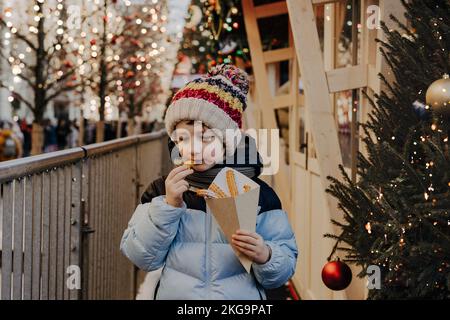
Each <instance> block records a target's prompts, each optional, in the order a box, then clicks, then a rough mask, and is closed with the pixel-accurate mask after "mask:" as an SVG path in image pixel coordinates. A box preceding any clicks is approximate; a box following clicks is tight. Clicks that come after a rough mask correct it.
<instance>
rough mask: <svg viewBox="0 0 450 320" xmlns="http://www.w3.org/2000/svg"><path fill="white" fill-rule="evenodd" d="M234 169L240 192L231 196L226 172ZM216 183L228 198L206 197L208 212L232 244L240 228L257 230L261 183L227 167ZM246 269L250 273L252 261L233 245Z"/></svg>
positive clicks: (218, 176) (221, 172) (220, 173)
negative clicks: (245, 188) (245, 190)
mask: <svg viewBox="0 0 450 320" xmlns="http://www.w3.org/2000/svg"><path fill="white" fill-rule="evenodd" d="M228 170H233V171H234V174H235V177H236V185H237V187H238V190H239V194H238V195H237V196H235V197H231V196H230V192H229V190H228V187H227V185H226V178H225V179H224V177H225V173H226V171H228ZM214 183H216V185H218V186H219V187H220V188H221V189H222V190H223V191H224V192H226V193H227V197H226V198H206V199H205V200H206V205H207V212H208V213H212V214H213V216H214V218H215V219H216V221H217V223H218V224H219V226H220V228H221V229H222V232H223V233H224V235H225V237H226V238H227V240H228V242H229V243H230V245H231V236H232V235H233V234H234V233H235V232H236V231H237V230H238V229H244V230H248V231H251V232H255V231H256V215H257V211H258V200H259V192H260V188H259V185H258V184H257V183H256V182H254V181H253V180H251V179H249V178H248V177H246V176H245V175H243V174H241V173H240V172H238V171H236V170H234V169H231V168H228V167H225V168H224V169H222V170H221V171H220V172H219V174H218V175H217V177H216V179H214ZM244 184H247V185H249V186H250V187H251V188H250V190H249V191H247V192H242V191H241V190H243V185H244ZM231 247H232V248H233V250H234V252H235V253H236V256H237V257H238V259H239V261H240V262H241V263H242V265H243V267H244V268H245V270H246V271H247V272H248V273H250V268H251V264H252V261H251V260H250V259H249V258H247V256H245V255H244V254H242V253H241V252H239V251H238V250H237V249H235V248H234V247H233V246H231Z"/></svg>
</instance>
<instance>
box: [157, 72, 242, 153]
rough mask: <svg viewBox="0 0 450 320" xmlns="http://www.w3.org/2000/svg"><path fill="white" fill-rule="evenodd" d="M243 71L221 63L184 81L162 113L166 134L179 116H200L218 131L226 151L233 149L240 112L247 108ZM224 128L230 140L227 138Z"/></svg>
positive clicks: (170, 134) (238, 134) (169, 132)
mask: <svg viewBox="0 0 450 320" xmlns="http://www.w3.org/2000/svg"><path fill="white" fill-rule="evenodd" d="M248 88H249V83H248V76H247V73H246V72H245V71H243V70H241V69H239V68H237V67H235V66H233V65H230V64H221V65H218V66H217V67H215V68H213V69H211V70H210V71H209V73H208V74H207V75H206V76H203V77H201V78H198V79H195V80H192V81H190V82H188V83H187V84H186V85H185V86H184V87H183V88H181V89H180V90H179V91H178V92H177V93H176V94H175V95H174V97H173V98H172V101H171V103H170V105H169V107H168V108H167V112H166V116H165V126H166V130H167V133H168V134H169V136H172V133H173V132H174V130H175V126H176V125H177V123H178V122H180V121H182V120H200V121H202V123H203V124H205V125H207V126H208V127H209V128H211V129H215V130H219V131H220V132H221V133H222V137H223V139H224V143H225V146H226V151H227V155H231V154H233V153H234V151H235V149H236V146H237V145H238V144H239V143H240V140H241V130H240V129H241V128H242V114H243V112H244V111H245V109H246V108H247V93H248ZM227 129H228V130H229V129H231V130H233V135H234V136H235V138H234V139H237V140H236V141H234V139H232V141H228V140H231V139H226V138H227V134H226V132H227Z"/></svg>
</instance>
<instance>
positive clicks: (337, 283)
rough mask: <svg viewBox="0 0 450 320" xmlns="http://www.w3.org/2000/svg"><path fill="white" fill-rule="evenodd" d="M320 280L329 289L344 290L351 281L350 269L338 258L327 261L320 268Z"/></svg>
mask: <svg viewBox="0 0 450 320" xmlns="http://www.w3.org/2000/svg"><path fill="white" fill-rule="evenodd" d="M322 281H323V283H324V284H325V285H326V286H327V287H328V288H329V289H331V290H334V291H340V290H344V289H345V288H347V287H348V286H349V284H350V282H352V270H350V267H349V266H348V265H347V264H346V263H344V262H341V261H340V260H339V259H338V260H336V261H331V262H328V263H327V264H326V265H325V266H324V267H323V269H322Z"/></svg>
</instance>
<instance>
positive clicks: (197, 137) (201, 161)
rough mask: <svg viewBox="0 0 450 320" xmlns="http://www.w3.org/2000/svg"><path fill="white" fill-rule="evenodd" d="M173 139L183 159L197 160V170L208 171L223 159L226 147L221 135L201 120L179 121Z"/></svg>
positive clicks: (195, 168)
mask: <svg viewBox="0 0 450 320" xmlns="http://www.w3.org/2000/svg"><path fill="white" fill-rule="evenodd" d="M173 139H174V141H175V143H176V144H177V146H178V150H179V151H180V154H181V157H182V159H183V161H188V160H192V161H193V162H195V165H194V166H193V169H194V170H195V171H206V170H208V169H209V168H212V167H213V166H214V165H215V164H216V163H217V162H219V161H221V160H222V159H223V155H224V147H223V144H222V141H221V139H220V138H219V135H217V134H216V133H215V132H214V130H212V129H210V128H209V127H208V126H206V125H204V124H202V122H201V121H198V120H196V121H194V120H183V121H181V122H179V123H178V124H177V125H176V127H175V130H174V134H173Z"/></svg>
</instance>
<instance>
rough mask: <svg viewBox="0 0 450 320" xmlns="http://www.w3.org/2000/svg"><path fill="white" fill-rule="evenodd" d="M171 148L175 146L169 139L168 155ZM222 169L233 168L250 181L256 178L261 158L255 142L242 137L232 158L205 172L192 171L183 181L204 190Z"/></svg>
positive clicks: (246, 136) (249, 137)
mask: <svg viewBox="0 0 450 320" xmlns="http://www.w3.org/2000/svg"><path fill="white" fill-rule="evenodd" d="M173 148H176V145H175V143H174V142H173V141H172V140H171V139H170V138H169V153H170V154H172V149H173ZM244 149H245V152H244ZM224 167H230V168H233V169H235V170H236V171H239V172H240V173H242V174H244V175H245V176H247V177H249V178H250V179H255V178H257V177H258V176H259V175H260V174H261V168H262V167H263V164H262V162H261V156H260V155H259V153H258V151H257V149H256V143H255V140H254V139H253V138H252V137H251V136H249V135H244V136H243V138H242V140H241V143H240V144H239V145H238V146H237V149H236V152H235V153H234V154H233V155H232V156H229V157H228V156H226V158H225V161H224V162H223V163H219V164H216V165H215V166H213V167H212V168H210V169H208V170H206V171H202V172H198V171H194V173H192V174H190V175H188V176H187V177H186V178H185V179H186V181H187V182H188V183H189V185H191V186H193V187H196V188H202V189H206V188H207V187H209V185H210V184H211V183H212V182H213V180H214V179H215V177H216V176H217V174H218V173H219V172H220V170H222V168H224Z"/></svg>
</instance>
